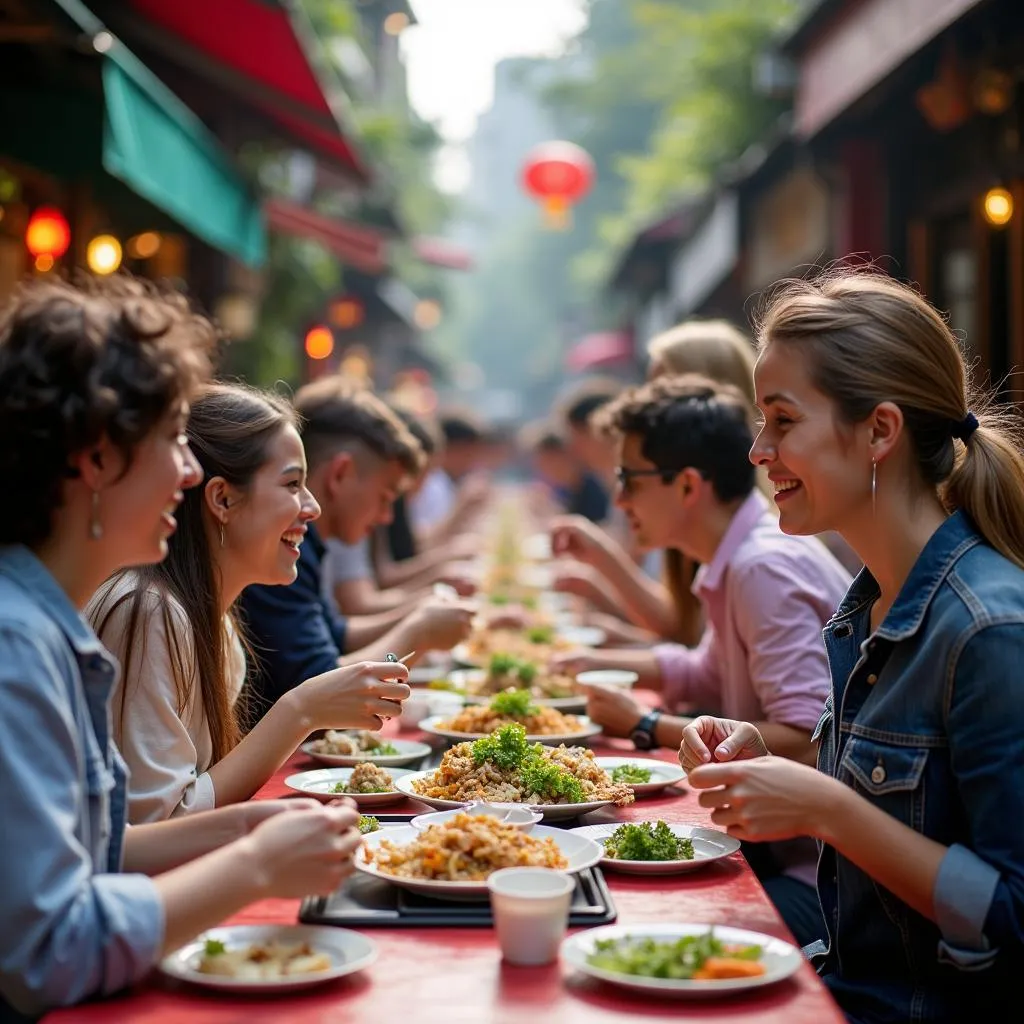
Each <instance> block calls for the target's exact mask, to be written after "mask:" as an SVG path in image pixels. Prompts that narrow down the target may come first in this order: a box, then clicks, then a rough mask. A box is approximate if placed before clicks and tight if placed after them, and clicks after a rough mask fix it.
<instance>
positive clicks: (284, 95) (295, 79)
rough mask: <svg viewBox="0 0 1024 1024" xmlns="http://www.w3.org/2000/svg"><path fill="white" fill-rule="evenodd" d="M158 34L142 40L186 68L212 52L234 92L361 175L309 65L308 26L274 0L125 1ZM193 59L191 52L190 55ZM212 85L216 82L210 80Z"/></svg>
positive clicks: (335, 112) (328, 97) (322, 85)
mask: <svg viewBox="0 0 1024 1024" xmlns="http://www.w3.org/2000/svg"><path fill="white" fill-rule="evenodd" d="M129 3H130V4H131V6H132V8H133V9H134V10H136V11H137V12H138V13H140V14H141V15H143V16H144V17H145V18H146V19H147V20H148V21H150V22H151V23H152V24H153V25H154V26H155V27H156V28H158V29H159V30H160V31H159V32H152V33H146V42H147V43H148V44H149V45H152V46H154V47H155V48H156V49H158V50H160V51H162V52H163V53H164V54H165V55H167V56H169V57H171V58H172V59H175V60H177V61H178V62H179V63H182V64H185V65H186V66H192V67H196V68H200V67H201V65H202V63H203V62H204V59H205V61H209V59H210V58H212V60H213V61H215V62H216V63H217V64H219V65H222V66H223V67H224V68H226V69H228V70H229V71H230V72H232V73H233V77H234V79H235V81H234V83H233V84H234V86H235V89H236V91H237V92H238V93H239V94H240V95H242V97H243V98H244V99H246V100H247V101H248V102H250V103H251V104H252V105H253V106H254V107H257V108H259V109H260V110H262V111H263V112H264V113H266V114H267V115H269V116H270V117H271V118H272V119H273V120H275V121H277V122H278V124H280V125H281V126H282V127H283V128H284V129H285V130H286V131H287V132H288V134H289V135H291V136H293V137H295V138H297V140H298V141H299V142H301V143H304V144H306V145H308V146H309V147H310V148H311V149H312V150H313V151H315V152H317V153H319V154H321V155H322V156H326V157H329V158H330V159H332V160H333V161H335V162H337V163H340V164H341V165H342V166H343V167H344V168H345V169H346V170H347V171H348V172H349V173H350V174H352V175H354V176H355V177H357V178H358V179H359V180H360V181H366V180H368V178H369V172H368V170H367V167H366V166H365V164H364V163H363V161H362V159H361V157H360V156H359V154H358V153H357V152H356V150H355V147H354V146H353V145H352V143H351V142H350V141H349V140H348V139H346V137H345V134H344V131H343V129H342V127H341V120H340V117H339V107H338V101H337V100H335V101H334V103H333V104H332V97H331V94H330V90H329V88H327V87H326V86H327V83H325V81H324V80H323V79H322V78H321V77H320V76H319V75H318V73H317V71H316V70H315V69H314V65H313V61H312V56H313V55H312V54H311V52H310V46H309V45H308V44H309V43H311V42H315V40H313V39H312V33H311V30H309V27H308V25H306V24H305V23H304V22H303V21H302V20H301V17H302V16H301V15H300V14H299V13H298V12H296V13H294V14H293V13H292V12H290V11H289V10H288V6H287V4H286V3H283V2H279V0H172V2H168V0H129ZM190 57H191V58H195V59H194V60H193V59H190ZM214 84H218V83H214Z"/></svg>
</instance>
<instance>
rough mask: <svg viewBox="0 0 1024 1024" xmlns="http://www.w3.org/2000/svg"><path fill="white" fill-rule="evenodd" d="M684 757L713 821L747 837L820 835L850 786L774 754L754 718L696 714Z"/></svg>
mask: <svg viewBox="0 0 1024 1024" xmlns="http://www.w3.org/2000/svg"><path fill="white" fill-rule="evenodd" d="M679 763H680V764H681V765H682V766H683V768H684V769H685V770H686V771H687V774H688V781H689V784H690V785H691V786H692V787H693V788H694V789H696V790H699V791H700V794H699V797H698V802H699V803H700V805H701V806H702V807H709V808H711V820H712V822H713V823H714V824H715V825H717V826H719V827H720V828H724V829H725V830H726V831H727V832H728V833H729V835H731V836H735V837H736V838H737V839H742V840H751V841H759V842H773V841H778V840H782V839H793V838H795V837H797V836H815V837H818V838H821V837H823V836H824V835H826V834H827V833H828V824H827V823H828V820H829V818H830V815H831V814H832V813H833V810H834V808H835V807H836V805H837V803H838V799H837V798H838V797H839V796H840V795H841V794H843V793H845V792H846V790H845V787H844V786H842V785H841V783H839V782H836V780H835V779H832V778H831V777H829V776H827V775H824V774H823V773H821V772H819V771H817V770H816V769H814V768H810V767H808V766H807V765H802V764H798V763H797V762H796V761H790V760H788V759H786V758H783V757H774V756H772V755H771V754H769V753H768V750H767V748H766V747H765V744H764V740H763V739H762V738H761V734H760V733H759V732H758V731H757V729H756V728H755V727H754V726H753V725H751V724H750V723H749V722H735V721H732V720H730V719H723V718H712V717H711V716H707V715H704V716H702V717H700V718H697V719H695V720H694V721H693V722H691V723H690V724H689V725H688V726H686V728H685V729H684V730H683V741H682V744H681V745H680V748H679ZM837 790H838V791H839V792H837Z"/></svg>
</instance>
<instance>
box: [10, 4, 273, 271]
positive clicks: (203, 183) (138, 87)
mask: <svg viewBox="0 0 1024 1024" xmlns="http://www.w3.org/2000/svg"><path fill="white" fill-rule="evenodd" d="M53 2H54V3H55V4H56V5H57V6H58V7H59V8H60V9H61V10H62V11H63V12H64V14H65V15H67V17H68V18H70V19H71V21H72V23H73V24H74V26H75V27H76V28H77V29H78V30H79V31H81V32H83V33H85V34H86V35H88V36H89V37H90V38H91V39H92V40H93V43H94V46H97V49H98V50H99V51H100V52H99V54H98V56H99V59H100V60H101V61H102V66H101V80H102V88H103V98H102V102H103V107H102V114H101V118H102V120H101V121H100V123H97V122H96V120H95V119H92V123H91V124H88V121H87V122H86V124H83V123H82V122H80V121H78V120H77V118H75V116H74V113H73V111H74V109H75V108H77V107H82V108H83V112H84V109H85V108H87V107H88V106H90V105H91V104H89V101H88V100H87V99H83V97H82V96H81V95H78V96H74V95H67V94H64V95H60V94H57V95H55V94H53V93H50V94H49V95H46V96H43V95H41V94H39V93H37V94H36V95H35V96H34V97H31V98H30V97H27V96H25V95H24V94H23V95H22V96H21V97H20V100H16V101H15V103H18V104H19V107H20V109H19V113H20V114H21V117H19V118H18V121H20V122H21V124H22V125H23V126H25V127H27V126H28V125H29V124H32V121H33V119H30V118H29V117H26V116H25V115H27V114H29V111H31V110H33V108H37V109H39V108H48V109H49V110H51V111H53V110H54V108H55V107H56V108H58V109H59V114H58V115H57V117H56V118H53V119H46V120H42V121H35V129H34V130H32V131H30V132H28V133H26V134H29V135H32V136H35V138H26V139H25V140H24V141H25V142H26V143H27V144H28V145H27V149H28V152H27V153H26V156H32V155H33V154H38V156H41V157H44V156H45V154H46V153H50V154H52V159H50V160H46V159H45V158H44V160H43V161H42V162H40V163H39V164H37V166H40V167H42V168H43V169H49V170H52V171H53V172H55V173H60V171H61V170H62V169H64V168H67V169H68V170H70V169H71V167H69V166H68V165H73V164H75V163H80V162H81V161H82V158H83V157H84V156H85V153H83V151H82V150H81V149H79V150H78V151H77V159H76V157H75V156H73V155H72V152H69V147H73V146H74V143H73V142H72V141H71V139H69V137H68V135H63V137H61V135H62V133H54V132H53V128H54V126H55V122H56V123H61V124H68V123H69V122H71V123H72V124H74V126H75V128H76V129H77V131H74V132H72V135H75V134H80V133H81V132H83V131H85V130H88V131H89V132H90V134H93V133H100V134H101V140H98V139H97V140H95V141H94V138H95V136H93V138H90V140H89V142H90V145H88V146H87V147H86V152H88V151H91V152H92V153H94V154H95V153H96V148H97V143H99V144H100V145H101V151H100V157H101V162H102V168H103V170H105V171H106V172H107V174H109V175H111V176H112V177H114V178H116V179H117V180H119V181H121V182H122V183H123V184H124V185H126V186H127V187H128V188H129V189H131V190H132V191H133V192H134V193H136V194H137V195H139V196H141V197H142V198H144V199H145V200H147V201H148V202H149V203H151V204H152V205H153V206H155V207H157V208H158V209H159V210H161V211H163V212H164V213H165V214H167V215H168V216H169V217H170V218H172V219H173V220H174V221H176V222H177V223H178V224H179V225H181V227H183V228H185V229H186V230H187V231H189V232H191V233H192V234H193V235H195V236H196V237H198V238H201V239H202V240H203V241H205V242H207V243H208V244H210V245H211V246H213V247H214V248H217V249H220V250H222V251H223V252H226V253H230V254H231V255H233V256H236V257H237V258H238V259H240V260H242V261H243V262H245V263H248V264H250V265H258V264H260V263H262V262H263V261H264V259H265V257H266V231H265V227H264V223H263V216H262V213H261V210H260V205H259V202H258V201H257V199H256V197H255V195H254V194H253V192H252V190H251V189H250V188H249V185H248V184H247V182H246V181H245V179H244V178H243V177H242V175H241V174H240V172H239V171H238V169H237V168H236V167H235V164H234V162H233V161H232V159H231V158H230V156H229V155H228V154H227V153H226V152H225V151H224V149H223V148H222V147H221V145H220V143H219V142H218V141H217V139H216V138H215V137H214V136H213V135H212V134H211V133H210V131H209V130H208V129H207V128H206V126H205V125H203V123H202V122H201V121H200V120H199V118H198V117H196V115H195V114H193V113H192V111H191V110H189V109H188V107H186V106H185V104H184V103H182V102H181V101H180V100H179V99H178V97H177V96H175V95H174V93H172V92H171V91H170V89H168V88H167V87H166V86H165V85H164V84H163V83H162V82H161V81H160V80H159V79H158V78H157V77H156V75H154V74H153V73H152V72H151V71H150V70H149V69H148V68H147V67H146V66H145V65H144V64H143V63H142V62H141V61H140V60H139V59H138V58H137V57H136V56H135V54H133V53H132V52H131V51H130V50H129V49H128V48H127V47H125V46H124V45H123V44H122V43H121V42H120V41H119V40H117V39H116V38H113V37H112V36H110V35H109V34H107V33H106V30H105V29H104V27H103V24H102V22H100V20H99V19H98V18H97V17H96V16H95V15H94V14H93V13H92V11H90V10H89V9H88V8H87V7H86V6H85V5H84V4H82V3H81V0H53ZM97 44H98V45H97ZM12 99H13V97H12ZM26 101H27V102H26ZM39 113H42V109H39ZM69 115H70V116H69ZM87 125H88V127H87ZM39 134H44V135H46V136H49V138H46V139H40V138H39V137H38V136H39ZM55 134H56V135H57V137H56V138H54V135H55ZM6 141H7V139H5V138H3V137H2V136H0V149H4V150H6V148H7V147H6V146H5V145H4V143H5V142H6ZM13 155H16V154H13ZM55 164H56V165H57V166H54V165H55ZM60 165H63V167H61V166H60ZM81 169H82V170H84V168H81Z"/></svg>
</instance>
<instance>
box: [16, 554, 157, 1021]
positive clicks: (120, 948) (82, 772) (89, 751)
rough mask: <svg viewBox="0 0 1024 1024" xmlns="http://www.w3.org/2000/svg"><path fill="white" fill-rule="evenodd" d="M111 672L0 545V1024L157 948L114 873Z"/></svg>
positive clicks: (50, 591)
mask: <svg viewBox="0 0 1024 1024" xmlns="http://www.w3.org/2000/svg"><path fill="white" fill-rule="evenodd" d="M116 674H117V664H116V662H115V661H114V660H113V658H111V656H110V655H109V654H108V653H107V651H106V650H105V649H104V647H103V645H102V644H101V643H100V642H99V640H98V639H97V638H96V635H95V634H94V633H93V631H92V630H91V629H90V628H89V627H88V625H87V624H86V623H85V620H84V619H83V618H82V617H81V616H80V615H79V614H78V611H77V610H76V609H75V608H74V606H73V605H72V604H71V602H70V601H69V600H68V597H67V595H66V594H65V593H64V591H63V590H62V589H61V588H60V586H59V585H58V584H57V582H56V581H55V580H54V578H53V577H52V576H51V575H50V574H49V572H47V570H46V569H45V567H44V566H43V565H42V563H41V562H39V560H38V559H37V558H36V557H35V556H34V555H32V554H31V553H30V552H29V551H28V550H26V549H25V548H21V547H6V548H5V547H0V780H2V781H0V822H2V826H0V1020H4V1021H7V1020H12V1019H14V1020H16V1019H19V1017H18V1016H16V1014H23V1015H25V1016H35V1015H38V1014H40V1013H42V1012H43V1011H45V1010H46V1009H49V1008H51V1007H54V1006H61V1005H67V1004H70V1003H75V1002H78V1001H80V1000H82V999H85V998H87V997H88V996H93V995H100V994H106V993H108V992H114V991H116V990H117V989H120V988H123V987H125V986H126V985H129V984H131V983H132V982H134V981H137V980H138V979H139V978H141V977H142V976H143V975H145V974H146V972H147V971H148V970H149V969H150V968H151V967H152V966H153V964H154V963H155V962H156V959H157V957H158V956H159V953H160V948H161V946H162V944H163V932H164V916H163V905H162V902H161V900H160V897H159V894H158V893H157V890H156V887H155V886H154V884H153V882H152V880H151V879H149V878H147V877H145V876H143V875H126V874H120V873H119V872H120V867H121V856H122V849H123V839H124V829H125V804H126V787H125V781H126V771H125V767H124V762H123V761H122V760H121V757H120V755H119V754H118V753H117V750H116V749H115V748H114V745H113V743H112V742H111V740H110V712H109V700H110V691H111V688H112V687H113V684H114V680H115V678H116Z"/></svg>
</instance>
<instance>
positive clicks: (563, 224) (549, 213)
mask: <svg viewBox="0 0 1024 1024" xmlns="http://www.w3.org/2000/svg"><path fill="white" fill-rule="evenodd" d="M543 209H544V225H545V227H547V228H548V229H549V230H550V231H567V230H568V229H569V228H570V227H572V210H571V209H570V208H569V204H568V202H566V199H565V196H545V197H544V205H543Z"/></svg>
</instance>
